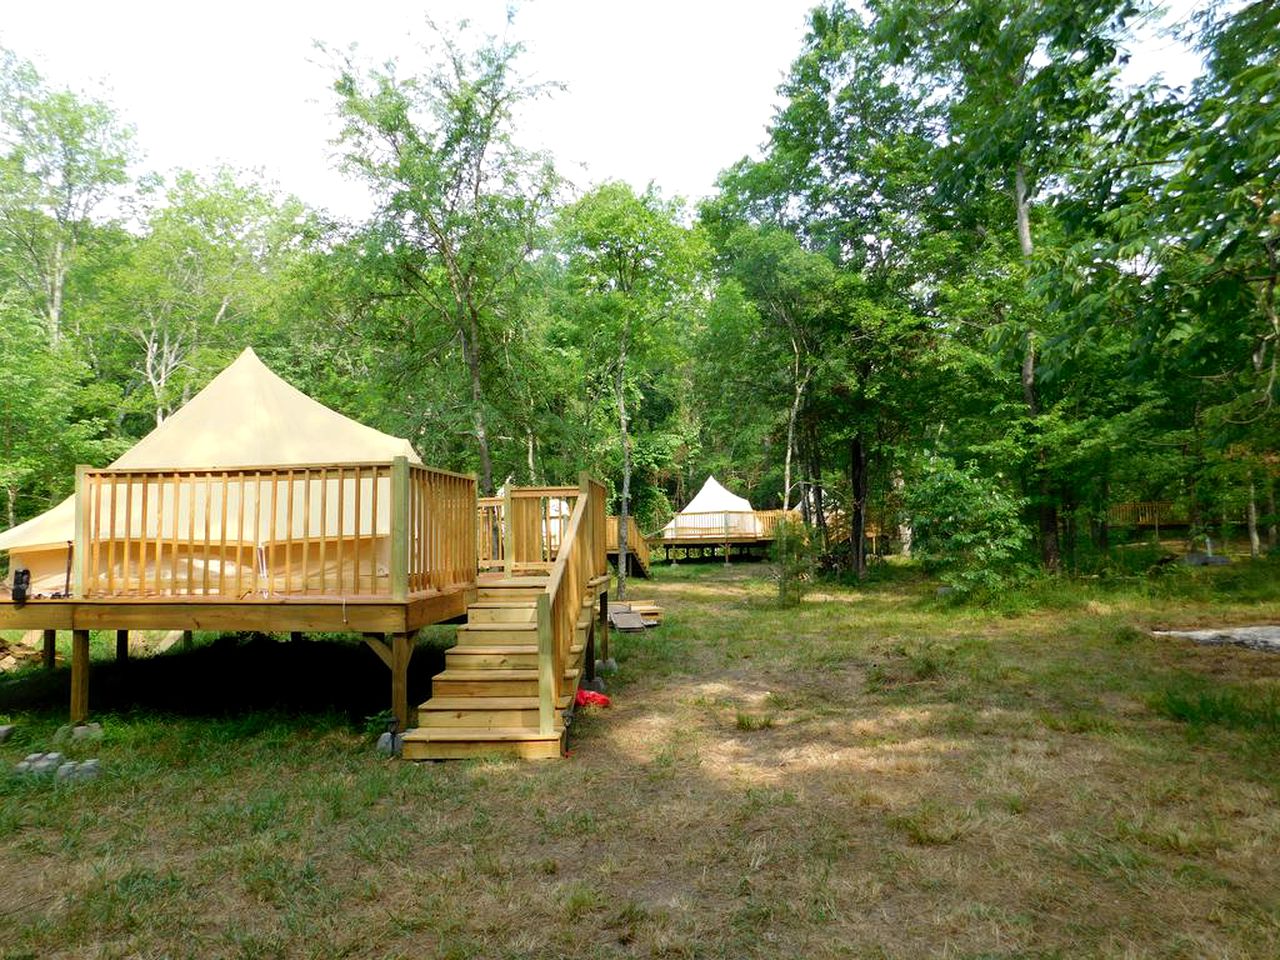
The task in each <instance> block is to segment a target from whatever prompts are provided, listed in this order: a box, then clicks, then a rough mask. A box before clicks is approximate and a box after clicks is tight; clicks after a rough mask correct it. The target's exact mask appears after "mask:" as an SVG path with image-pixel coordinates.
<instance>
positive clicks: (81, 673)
mask: <svg viewBox="0 0 1280 960" xmlns="http://www.w3.org/2000/svg"><path fill="white" fill-rule="evenodd" d="M88 719H89V631H88V630H72V631H71V722H72V724H78V723H84V722H85V721H86V720H88Z"/></svg>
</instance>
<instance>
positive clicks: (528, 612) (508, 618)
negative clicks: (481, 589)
mask: <svg viewBox="0 0 1280 960" xmlns="http://www.w3.org/2000/svg"><path fill="white" fill-rule="evenodd" d="M537 619H538V607H537V605H536V604H535V603H534V602H532V601H530V602H528V603H523V602H516V601H512V602H510V603H493V604H488V603H486V604H479V603H473V604H472V605H471V606H470V607H468V608H467V624H468V625H470V626H475V625H478V624H482V623H534V622H535V621H536V620H537Z"/></svg>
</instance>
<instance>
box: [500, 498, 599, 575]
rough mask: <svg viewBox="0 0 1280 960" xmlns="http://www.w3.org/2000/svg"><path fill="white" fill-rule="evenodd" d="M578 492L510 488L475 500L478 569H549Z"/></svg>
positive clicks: (507, 571) (514, 572) (508, 572)
mask: <svg viewBox="0 0 1280 960" xmlns="http://www.w3.org/2000/svg"><path fill="white" fill-rule="evenodd" d="M579 493H580V491H579V489H578V488H577V487H511V488H509V489H508V491H507V492H506V493H505V494H503V496H501V497H485V498H484V499H482V500H480V501H478V502H477V507H476V511H477V537H478V543H477V554H478V557H479V563H480V566H481V568H482V569H486V570H502V571H503V572H504V573H505V574H506V575H507V576H516V575H518V574H519V573H531V572H546V571H547V570H550V569H551V565H552V564H553V563H554V562H555V558H556V551H557V550H558V549H559V547H560V542H561V540H562V539H563V537H564V533H565V530H567V529H568V526H569V520H570V518H571V517H572V515H573V507H574V504H575V503H576V502H577V499H578V495H579Z"/></svg>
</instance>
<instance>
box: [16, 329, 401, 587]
mask: <svg viewBox="0 0 1280 960" xmlns="http://www.w3.org/2000/svg"><path fill="white" fill-rule="evenodd" d="M400 456H403V457H406V458H407V459H408V460H409V461H410V462H411V463H421V460H420V459H419V457H418V455H417V453H416V452H415V451H414V449H413V447H412V445H411V444H410V443H409V441H407V440H404V439H401V438H398V437H392V436H390V435H388V434H385V433H381V432H380V431H378V430H374V429H373V428H371V427H366V426H364V425H363V424H360V423H357V422H356V421H354V420H351V419H350V418H348V417H344V416H342V415H341V414H339V413H337V412H335V411H333V410H330V409H329V408H328V407H326V406H324V405H323V404H321V403H318V402H316V401H315V400H312V399H311V398H310V397H308V396H306V395H305V394H304V393H302V392H301V391H300V390H298V389H296V388H295V387H293V386H291V385H289V384H288V383H286V382H285V381H284V380H282V379H281V378H280V377H278V376H276V374H274V373H272V372H271V370H269V369H268V368H267V367H266V365H265V364H263V363H262V361H261V360H259V359H258V357H257V355H256V354H255V353H254V352H253V350H251V349H246V350H245V351H244V352H243V353H241V355H240V356H239V357H238V358H237V359H236V360H235V362H233V363H232V364H231V365H230V366H228V367H227V368H226V369H225V370H223V371H222V372H221V373H220V374H218V376H216V377H215V378H214V379H213V380H212V381H210V383H209V384H208V386H206V387H205V388H204V390H202V391H201V392H200V393H199V394H197V395H196V396H195V397H193V398H192V399H191V400H190V401H189V402H188V403H187V404H186V405H185V406H183V407H182V409H180V410H178V411H177V412H176V413H175V414H173V416H171V417H170V418H169V419H168V420H166V421H165V422H164V423H162V424H161V425H160V426H158V427H156V429H155V430H153V431H152V432H151V433H149V434H148V435H147V436H146V437H144V438H143V439H141V440H139V441H138V442H137V443H136V444H135V445H134V446H133V447H132V448H131V449H130V450H129V451H128V452H126V453H125V454H124V455H123V456H121V457H120V458H119V459H118V460H116V461H115V462H114V463H112V464H111V466H112V467H113V468H120V469H130V470H155V471H163V472H171V473H166V474H165V475H162V476H157V477H156V478H155V479H154V480H151V479H148V480H147V481H146V482H144V483H135V484H134V485H133V486H132V487H131V489H130V492H129V494H128V495H127V496H126V495H116V493H115V491H114V490H110V491H101V492H100V493H99V496H98V498H97V500H98V502H97V504H96V505H95V507H94V509H96V510H97V511H98V512H99V513H98V518H97V519H98V527H97V528H98V529H99V530H103V531H106V530H111V531H113V532H114V534H115V538H117V539H123V538H124V537H125V535H126V533H127V534H128V536H129V538H130V539H132V540H134V541H135V543H136V544H140V546H139V547H138V552H137V554H136V555H135V556H133V557H131V558H130V561H129V562H132V563H135V564H140V565H142V566H143V567H145V568H147V569H148V571H149V572H151V573H152V576H151V578H150V579H149V580H148V581H147V582H150V583H155V584H157V586H158V589H157V591H156V592H158V593H160V594H164V593H166V592H169V591H171V590H173V589H174V588H175V587H178V586H182V587H183V588H184V589H183V592H189V591H188V590H186V587H187V586H189V584H179V583H178V582H176V581H179V580H184V579H190V578H193V577H203V576H204V569H205V567H204V558H197V557H191V556H188V557H185V558H184V559H185V560H186V562H181V563H172V564H170V565H169V567H167V568H163V565H159V566H160V567H161V568H163V569H160V571H159V573H158V574H157V573H156V572H155V568H156V565H155V560H156V557H155V556H154V555H153V554H149V553H148V551H147V547H146V541H147V539H148V538H150V539H151V540H152V541H153V542H157V541H163V540H164V539H165V538H166V537H167V536H171V535H174V534H176V533H179V532H183V531H184V527H187V528H189V525H190V524H191V523H192V522H193V521H194V519H195V518H196V517H203V516H204V515H206V514H208V513H213V514H214V515H216V516H226V517H236V518H237V523H236V529H234V530H230V529H227V530H223V529H221V527H220V526H218V525H217V522H216V521H215V525H214V528H213V529H212V530H211V537H212V539H213V540H215V541H218V542H220V543H222V542H225V543H228V544H230V545H231V547H232V549H231V550H230V552H229V553H227V552H225V551H224V553H223V554H222V556H221V559H220V560H218V561H216V562H217V563H219V564H221V565H226V564H228V563H230V564H232V565H233V566H235V567H248V568H250V570H252V571H256V572H259V573H261V574H265V586H266V589H268V590H275V591H276V592H278V591H279V584H280V583H281V582H282V581H283V580H285V579H286V573H287V571H288V570H289V569H291V567H292V566H293V565H295V564H297V562H298V561H299V560H300V559H301V558H298V557H285V556H274V555H273V556H272V564H271V569H268V570H262V566H263V561H264V559H265V556H266V555H265V553H264V551H263V550H260V549H259V547H262V546H264V545H267V544H271V543H273V542H274V541H275V540H278V539H283V538H284V537H285V535H286V533H287V532H289V531H291V532H292V533H293V537H294V539H298V538H302V537H304V536H305V537H307V538H308V539H312V540H314V542H315V544H316V549H319V545H320V543H321V542H327V543H329V544H332V547H331V549H333V550H335V551H336V549H337V545H338V543H339V542H343V543H345V542H347V541H351V543H350V546H351V548H352V549H354V546H355V542H354V541H356V540H357V539H359V538H363V539H364V540H365V541H366V544H365V546H364V549H365V551H366V556H376V555H377V554H383V555H384V556H383V558H382V560H381V561H380V562H378V563H376V564H375V565H373V567H372V572H371V574H370V575H371V576H375V577H376V576H377V574H378V571H379V569H381V570H382V571H384V574H383V575H385V568H386V562H385V553H386V550H387V541H388V537H389V532H390V507H391V496H390V478H389V476H387V475H386V474H385V473H383V474H382V475H380V476H379V477H377V478H375V477H374V476H373V474H372V472H371V471H365V475H364V476H363V477H362V478H361V479H360V480H359V481H358V483H359V485H360V487H361V490H360V493H361V496H360V497H359V500H360V503H361V508H360V513H359V515H357V514H356V513H355V512H354V510H353V509H352V506H351V505H352V504H354V503H355V502H356V495H355V494H356V491H355V487H356V485H357V480H356V478H355V477H354V476H353V475H352V473H351V472H350V471H348V472H347V474H346V476H345V478H344V479H343V480H342V481H339V479H338V478H337V477H336V476H334V475H333V473H332V471H330V473H329V475H328V476H327V477H326V478H325V479H324V481H323V482H321V480H320V478H319V474H318V473H317V474H314V476H308V477H307V479H306V481H305V492H304V480H303V478H302V476H298V477H297V478H296V479H292V480H290V481H288V482H286V483H272V484H271V485H270V492H268V491H267V489H266V487H265V486H264V485H262V484H257V485H255V484H254V483H253V482H252V481H248V482H243V481H241V480H239V479H234V480H228V481H227V482H226V483H225V484H223V483H220V482H215V481H214V480H212V479H210V478H204V479H202V480H201V481H200V482H187V483H182V482H178V480H177V476H178V472H179V471H182V470H184V469H186V470H192V469H235V468H245V467H266V468H272V467H285V466H289V465H295V464H341V463H389V462H391V461H392V460H393V459H394V458H395V457H400ZM340 482H341V484H342V492H343V494H344V496H342V497H339V483H340ZM166 497H168V498H169V499H168V501H167V502H168V507H167V508H163V505H164V503H165V498H166ZM224 498H225V502H226V503H227V509H226V510H222V509H221V507H222V504H223V502H224ZM268 498H273V499H274V504H275V508H274V509H272V506H271V504H270V503H268ZM144 499H145V503H146V504H147V509H145V510H144V509H143V503H144ZM215 501H216V502H217V504H218V506H219V510H218V511H210V510H209V509H208V507H209V505H210V504H211V503H212V502H215ZM340 501H341V502H345V503H346V504H347V505H348V506H347V512H346V515H344V516H343V517H342V522H341V524H339V522H338V521H339V518H338V517H337V516H336V510H337V506H336V505H337V504H338V503H339V502H340ZM375 505H376V506H375ZM241 517H246V518H248V519H247V520H244V521H241V520H239V518H241ZM273 521H274V522H273ZM228 526H229V524H228ZM175 528H176V529H175ZM74 539H75V498H74V497H68V498H67V499H66V500H64V501H63V502H62V503H60V504H59V505H58V506H56V507H54V508H53V509H52V510H49V511H47V512H45V513H43V514H41V515H39V516H37V517H33V518H32V519H30V520H28V521H26V522H25V523H22V524H19V525H18V526H16V527H14V528H12V529H11V530H8V531H6V532H5V533H3V534H0V550H8V551H9V556H10V569H11V570H14V569H20V568H26V569H28V570H30V572H31V580H32V586H31V589H32V592H33V593H45V594H50V593H55V592H62V591H63V590H64V588H65V586H66V584H67V570H68V566H69V559H70V556H69V555H70V546H69V545H70V543H71V542H72V541H74ZM228 556H229V557H231V558H233V559H230V560H228V559H227V557H228ZM171 559H172V558H171ZM106 562H109V563H119V562H123V557H121V558H120V560H116V559H115V558H112V559H111V560H110V561H106ZM157 576H158V577H159V579H156V577H157ZM302 586H303V587H306V585H305V584H303V585H302Z"/></svg>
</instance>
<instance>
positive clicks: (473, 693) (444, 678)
mask: <svg viewBox="0 0 1280 960" xmlns="http://www.w3.org/2000/svg"><path fill="white" fill-rule="evenodd" d="M579 672H580V671H578V670H576V669H575V670H566V671H565V674H564V682H565V685H566V686H568V687H570V688H573V687H576V686H577V685H578V674H579ZM431 693H432V695H433V696H437V697H536V696H537V695H538V671H537V670H536V669H533V670H445V671H444V672H443V673H438V674H436V675H435V676H434V677H432V678H431Z"/></svg>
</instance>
